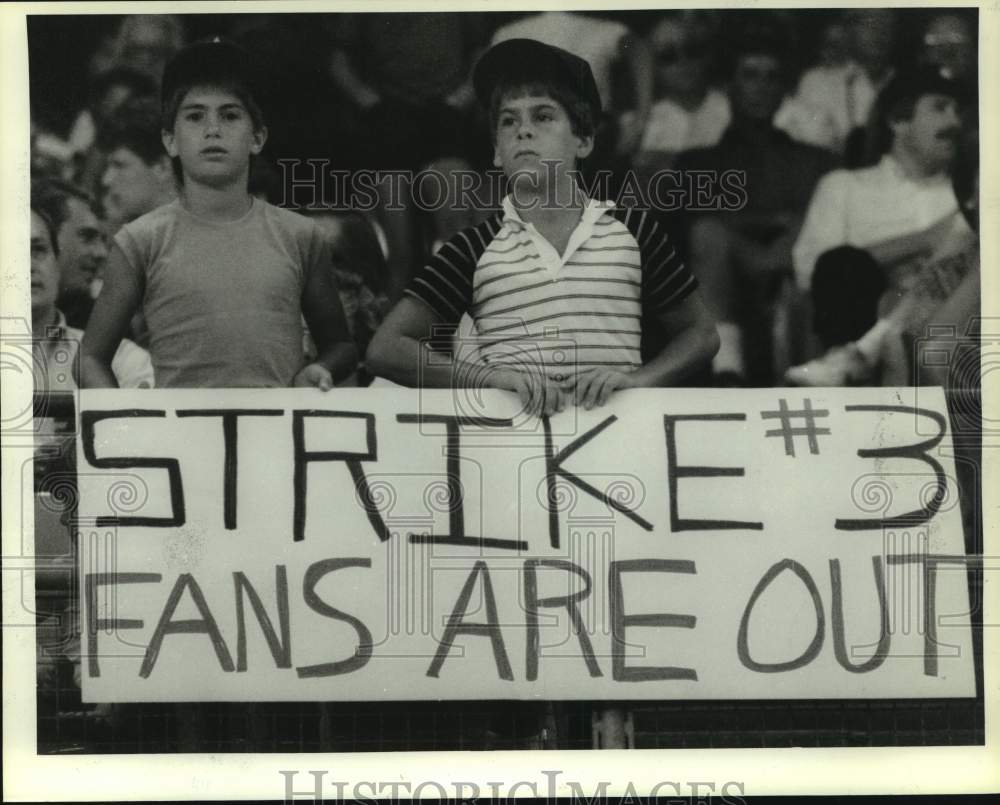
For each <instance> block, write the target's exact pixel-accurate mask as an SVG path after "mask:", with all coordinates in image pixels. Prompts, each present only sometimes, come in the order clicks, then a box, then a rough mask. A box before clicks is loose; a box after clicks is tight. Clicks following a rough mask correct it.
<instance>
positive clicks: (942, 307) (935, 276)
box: [785, 134, 980, 386]
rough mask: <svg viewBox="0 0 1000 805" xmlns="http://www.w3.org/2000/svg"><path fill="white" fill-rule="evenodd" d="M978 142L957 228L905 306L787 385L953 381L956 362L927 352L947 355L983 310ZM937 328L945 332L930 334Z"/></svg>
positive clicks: (961, 191) (962, 170)
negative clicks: (981, 299) (952, 373)
mask: <svg viewBox="0 0 1000 805" xmlns="http://www.w3.org/2000/svg"><path fill="white" fill-rule="evenodd" d="M978 145H979V143H978V135H976V134H973V135H972V136H971V137H970V140H969V141H968V142H967V143H966V148H964V149H963V153H962V154H961V158H960V159H959V160H958V163H957V165H956V167H955V169H954V171H953V174H952V189H953V191H954V193H955V198H956V200H957V202H958V205H959V210H960V213H961V218H960V219H959V217H958V216H956V219H955V222H954V223H955V226H953V227H952V228H951V229H950V231H948V232H947V233H945V234H944V235H943V236H942V237H941V238H940V239H939V240H938V241H937V243H936V244H934V246H933V252H932V254H931V256H930V257H929V258H928V260H927V263H926V265H924V266H923V267H922V268H921V270H920V273H919V274H918V275H917V276H916V278H915V281H914V282H913V284H912V286H911V287H910V288H909V290H908V291H907V292H906V293H905V294H904V295H903V297H902V298H901V299H900V300H899V302H898V304H896V305H895V306H893V307H892V309H891V310H889V311H888V313H887V314H886V315H885V316H883V317H881V318H880V319H879V320H878V321H877V322H876V323H875V325H874V326H873V327H872V328H871V329H870V330H868V331H867V332H865V333H864V335H862V336H861V337H860V338H858V339H857V340H856V341H851V342H848V343H847V344H844V345H843V346H835V347H833V348H832V349H830V350H829V351H828V352H826V353H825V354H824V355H823V356H821V357H819V358H817V359H816V360H813V361H809V362H808V363H806V364H803V365H801V366H795V367H792V368H791V369H789V370H788V372H786V374H785V382H786V383H788V384H789V385H793V386H846V385H862V384H877V383H879V382H881V383H882V385H890V386H910V385H940V386H946V385H948V382H949V377H948V370H949V368H953V367H952V366H951V365H950V363H951V362H942V361H940V360H933V359H931V360H925V359H923V358H924V356H925V355H926V356H929V357H931V356H933V354H934V350H935V349H936V350H938V353H937V354H939V355H940V354H944V353H945V352H947V351H949V348H950V347H952V346H954V343H953V342H954V341H955V339H956V338H957V337H962V336H964V335H966V334H969V328H970V326H971V325H973V324H974V320H975V317H977V316H978V314H979V274H980V272H979V235H978V232H979V157H978V153H977V152H978ZM963 222H964V224H966V225H965V226H963V225H962V223H963ZM931 325H933V328H932V327H931ZM929 332H933V333H937V334H938V335H936V336H930V337H925V336H927V334H928V333H929ZM941 334H946V335H944V336H943V337H942V335H941ZM942 342H944V343H942ZM948 342H952V343H948ZM917 346H919V347H920V348H921V350H918V349H915V347H917ZM977 364H978V361H977Z"/></svg>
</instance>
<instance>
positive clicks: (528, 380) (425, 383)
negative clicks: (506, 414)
mask: <svg viewBox="0 0 1000 805" xmlns="http://www.w3.org/2000/svg"><path fill="white" fill-rule="evenodd" d="M442 324H444V321H443V319H442V318H441V317H440V316H439V315H438V314H437V313H435V312H434V311H433V310H432V309H431V308H430V307H429V306H428V305H426V304H424V303H423V302H420V301H418V300H417V299H415V298H413V297H410V296H404V297H403V298H402V299H401V300H400V301H399V303H398V304H397V305H396V306H395V307H394V308H393V309H392V311H391V312H390V313H389V315H388V316H387V317H386V319H385V321H384V322H382V326H381V327H379V328H378V330H377V331H376V332H375V335H374V336H373V337H372V341H371V344H369V345H368V353H367V355H366V356H365V364H366V366H367V368H368V370H369V371H370V372H371V373H372V374H373V375H377V376H379V377H384V378H386V379H388V380H392V381H393V382H395V383H399V384H401V385H404V386H410V387H418V386H419V387H422V388H468V387H470V386H476V385H478V386H480V387H482V388H496V389H505V390H507V391H513V392H514V393H516V394H517V395H518V397H519V398H520V399H521V403H522V405H524V407H525V408H526V409H527V410H528V411H529V412H531V413H533V414H535V415H541V414H552V413H555V412H557V411H562V410H563V408H564V407H565V406H566V402H567V395H566V394H565V392H564V391H563V390H562V389H560V388H559V387H558V386H557V385H556V384H555V383H552V382H551V381H548V380H547V379H545V378H544V377H541V376H540V373H527V372H517V371H513V370H510V369H502V368H499V367H496V368H491V367H488V366H486V365H484V364H481V363H474V362H471V361H465V360H461V359H459V360H456V359H449V358H448V356H447V355H444V354H443V353H441V352H435V351H434V350H432V349H431V347H430V346H429V344H428V343H427V339H428V338H429V337H430V336H431V335H432V333H433V332H434V328H435V327H440V326H441V325H442Z"/></svg>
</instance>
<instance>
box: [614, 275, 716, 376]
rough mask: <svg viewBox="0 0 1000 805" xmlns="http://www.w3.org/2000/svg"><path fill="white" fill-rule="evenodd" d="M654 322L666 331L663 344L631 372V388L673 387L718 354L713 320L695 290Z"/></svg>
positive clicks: (661, 313) (662, 313)
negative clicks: (638, 367) (653, 356)
mask: <svg viewBox="0 0 1000 805" xmlns="http://www.w3.org/2000/svg"><path fill="white" fill-rule="evenodd" d="M657 320H658V321H659V322H660V324H661V325H662V326H663V328H664V331H665V332H666V336H667V344H666V346H664V347H663V349H662V350H660V353H659V354H658V355H657V356H656V357H655V358H653V360H651V361H650V362H649V363H647V364H646V365H645V366H643V367H641V368H640V369H637V370H636V371H634V372H633V373H632V385H633V386H636V387H644V386H648V387H656V386H672V385H675V384H676V383H677V382H678V381H681V380H683V379H684V378H686V377H687V376H689V375H690V374H692V373H693V372H695V371H697V370H698V369H701V368H702V367H704V366H707V365H708V363H709V362H710V361H711V360H712V358H713V357H715V353H716V352H718V351H719V333H718V332H717V331H716V329H715V317H714V316H713V315H712V313H711V312H710V311H709V309H708V307H707V306H706V305H705V301H704V300H703V299H702V297H701V293H700V292H699V291H697V290H696V291H694V292H692V293H690V294H688V296H686V297H685V298H684V300H683V301H681V302H680V303H678V304H677V305H675V306H674V307H671V308H669V309H668V310H665V311H662V312H660V313H659V314H658V315H657Z"/></svg>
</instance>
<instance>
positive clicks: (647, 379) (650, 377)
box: [575, 290, 719, 410]
mask: <svg viewBox="0 0 1000 805" xmlns="http://www.w3.org/2000/svg"><path fill="white" fill-rule="evenodd" d="M657 319H658V320H659V322H660V324H661V325H662V326H663V328H664V331H665V332H666V336H667V343H666V346H664V347H663V349H662V350H661V351H660V353H659V354H658V355H657V356H656V357H655V358H653V360H651V361H650V362H649V363H647V364H645V365H644V366H642V367H640V368H639V369H636V370H635V371H634V372H622V371H619V370H617V369H606V368H605V369H602V368H594V369H585V370H583V371H582V372H579V373H578V374H577V375H576V378H575V381H576V388H575V395H576V402H577V404H578V405H582V406H583V407H584V408H586V409H587V410H589V409H591V408H593V407H594V406H595V405H598V406H599V405H604V403H606V402H607V401H608V398H609V397H610V396H611V393H612V392H614V391H618V390H619V389H627V388H647V387H648V388H653V387H661V386H672V385H676V383H677V382H678V381H680V380H683V379H684V378H685V377H687V376H688V375H690V374H691V373H692V372H695V371H697V370H698V369H699V368H701V367H702V366H705V365H707V364H708V362H709V361H711V360H712V358H713V357H714V355H715V353H716V352H717V351H718V350H719V334H718V332H717V331H716V329H715V318H714V317H713V316H712V314H711V313H710V312H709V310H708V308H707V307H706V306H705V303H704V301H703V300H702V298H701V294H700V293H699V292H698V291H697V290H696V291H694V292H692V293H690V294H689V295H688V296H687V297H685V298H684V299H683V300H682V301H681V302H679V303H678V304H676V305H674V306H673V307H671V308H669V309H667V310H665V311H663V312H661V313H659V314H658V315H657Z"/></svg>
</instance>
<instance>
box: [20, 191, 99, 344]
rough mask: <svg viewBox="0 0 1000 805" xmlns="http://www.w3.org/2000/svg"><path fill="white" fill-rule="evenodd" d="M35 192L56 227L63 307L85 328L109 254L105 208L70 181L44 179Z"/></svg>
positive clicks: (68, 316)
mask: <svg viewBox="0 0 1000 805" xmlns="http://www.w3.org/2000/svg"><path fill="white" fill-rule="evenodd" d="M32 195H33V197H34V198H35V199H36V203H37V204H38V205H39V206H40V207H41V208H42V209H44V210H45V211H46V213H47V214H48V217H49V220H50V221H52V223H53V226H54V227H55V230H56V243H57V245H58V262H59V299H58V304H59V309H60V310H61V311H62V312H63V314H64V315H65V316H66V322H67V323H68V324H69V325H70V326H71V327H76V328H78V329H81V330H82V329H84V328H85V327H86V326H87V319H88V318H89V317H90V310H91V308H92V307H93V306H94V299H95V298H96V297H97V292H98V291H99V290H100V281H101V274H102V272H103V270H104V263H105V262H106V260H107V258H108V244H107V239H106V235H105V232H104V222H103V220H102V218H103V214H102V210H101V208H100V206H99V205H98V204H97V201H96V200H95V199H94V198H93V197H92V196H91V195H90V194H88V193H87V192H85V191H84V190H81V189H80V188H79V187H76V186H75V185H71V184H68V183H66V182H59V181H55V180H49V181H43V182H41V183H38V184H37V185H36V186H35V187H33V188H32Z"/></svg>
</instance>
